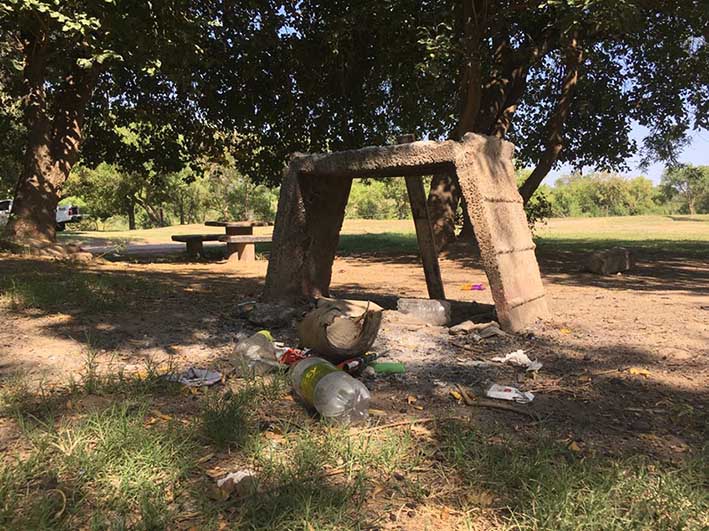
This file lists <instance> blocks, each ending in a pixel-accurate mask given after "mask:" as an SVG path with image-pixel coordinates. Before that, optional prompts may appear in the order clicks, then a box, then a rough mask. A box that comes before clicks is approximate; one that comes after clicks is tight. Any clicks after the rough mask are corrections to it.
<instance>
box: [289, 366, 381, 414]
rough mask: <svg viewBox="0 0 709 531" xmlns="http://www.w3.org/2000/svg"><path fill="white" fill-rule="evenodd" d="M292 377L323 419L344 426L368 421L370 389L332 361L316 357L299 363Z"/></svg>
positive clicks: (297, 389) (303, 395) (296, 385)
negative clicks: (340, 423)
mask: <svg viewBox="0 0 709 531" xmlns="http://www.w3.org/2000/svg"><path fill="white" fill-rule="evenodd" d="M290 378H291V383H292V384H293V388H294V389H295V391H296V393H298V396H300V397H301V398H302V399H303V400H304V401H305V402H306V403H307V404H309V405H311V406H314V407H315V409H317V411H318V413H320V415H321V416H322V417H324V418H326V419H329V420H334V421H337V422H342V423H344V424H348V423H352V422H359V421H362V420H365V419H366V418H367V415H368V412H369V398H370V395H369V390H368V389H367V388H366V387H365V385H364V384H363V383H362V382H360V381H359V380H355V379H354V378H352V377H351V376H350V375H349V374H347V373H346V372H344V371H342V370H340V369H338V368H337V367H335V366H334V365H333V364H332V363H330V362H329V361H327V360H324V359H322V358H317V357H311V358H306V359H304V360H302V361H299V362H298V363H296V364H295V365H294V366H293V367H292V368H291V372H290Z"/></svg>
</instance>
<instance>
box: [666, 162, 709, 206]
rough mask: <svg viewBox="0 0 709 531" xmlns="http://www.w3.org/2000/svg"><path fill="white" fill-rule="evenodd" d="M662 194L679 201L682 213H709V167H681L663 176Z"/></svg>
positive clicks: (670, 170)
mask: <svg viewBox="0 0 709 531" xmlns="http://www.w3.org/2000/svg"><path fill="white" fill-rule="evenodd" d="M662 192H663V193H664V195H665V197H667V198H668V199H669V200H671V201H673V200H674V201H679V202H680V204H681V207H680V208H681V212H683V213H689V214H697V213H700V214H701V213H706V212H709V166H692V165H691V164H689V165H679V166H675V167H671V168H668V169H667V170H666V171H665V173H664V174H663V175H662Z"/></svg>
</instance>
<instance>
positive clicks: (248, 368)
mask: <svg viewBox="0 0 709 531" xmlns="http://www.w3.org/2000/svg"><path fill="white" fill-rule="evenodd" d="M231 362H232V363H233V364H234V367H235V368H236V372H237V374H238V375H239V376H254V375H261V374H266V373H267V372H273V371H274V370H276V369H278V367H279V364H278V360H277V359H276V348H275V347H274V346H273V337H271V333H270V332H269V331H268V330H261V331H260V332H257V333H255V334H254V335H252V336H250V337H247V338H246V339H244V340H242V341H239V342H238V343H237V344H236V348H235V349H234V353H233V354H232V357H231Z"/></svg>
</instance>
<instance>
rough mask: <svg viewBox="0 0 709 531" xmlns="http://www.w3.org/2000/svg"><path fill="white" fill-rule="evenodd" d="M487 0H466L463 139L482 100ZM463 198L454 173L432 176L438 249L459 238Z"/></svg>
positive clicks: (457, 134)
mask: <svg viewBox="0 0 709 531" xmlns="http://www.w3.org/2000/svg"><path fill="white" fill-rule="evenodd" d="M487 15H488V2H487V0H471V1H466V2H463V49H464V53H465V56H466V61H465V64H464V65H463V68H462V69H461V88H460V98H461V101H462V105H461V109H460V120H459V122H458V126H457V127H456V130H455V131H454V132H453V134H452V138H453V139H455V140H460V139H461V138H462V137H463V135H465V133H467V132H468V131H472V130H474V128H475V122H476V120H477V117H478V114H479V113H480V102H481V100H482V90H483V87H482V61H481V57H480V39H481V37H482V33H483V30H484V28H485V27H486V26H487ZM459 202H460V189H459V186H458V182H457V180H456V178H455V176H454V175H449V174H445V173H442V174H437V175H434V176H433V179H432V181H431V188H430V190H429V193H428V200H427V209H428V215H429V218H430V220H431V228H432V229H433V240H434V243H435V246H436V250H437V251H438V252H440V251H441V250H443V249H444V248H445V247H446V246H447V245H449V244H451V243H453V242H454V241H455V240H456V234H455V215H456V211H457V210H458V203H459Z"/></svg>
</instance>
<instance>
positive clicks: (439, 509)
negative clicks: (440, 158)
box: [0, 216, 709, 530]
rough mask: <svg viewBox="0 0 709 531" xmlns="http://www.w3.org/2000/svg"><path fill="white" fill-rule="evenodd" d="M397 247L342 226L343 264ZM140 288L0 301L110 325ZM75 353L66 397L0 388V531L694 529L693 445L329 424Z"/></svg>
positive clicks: (599, 227)
mask: <svg viewBox="0 0 709 531" xmlns="http://www.w3.org/2000/svg"><path fill="white" fill-rule="evenodd" d="M707 222H709V216H697V217H696V218H691V219H686V218H683V219H677V220H672V219H669V218H662V217H659V216H657V217H644V218H642V219H640V218H629V219H628V218H623V219H617V220H615V221H614V220H608V219H586V220H551V222H550V224H549V229H548V230H547V229H545V230H544V231H540V233H539V235H540V236H539V240H540V248H541V249H542V250H544V248H545V247H547V248H549V249H552V250H555V251H559V250H562V251H563V250H569V251H572V252H577V251H579V252H580V251H582V250H587V249H590V248H596V247H598V246H606V245H609V244H626V245H630V246H633V247H640V248H643V249H648V250H652V251H653V252H660V251H662V252H665V253H672V252H675V251H677V250H680V251H681V252H683V253H687V254H688V255H689V256H699V255H700V254H704V253H706V252H707V245H709V231H706V227H707V224H708V223H707ZM407 226H408V227H409V228H408V229H407V228H406V227H407ZM366 231H368V232H369V233H365V232H366ZM165 232H167V231H165ZM415 250H416V240H415V236H414V235H413V231H412V227H411V226H410V222H407V221H405V222H379V221H372V222H368V221H367V222H364V221H362V222H360V221H357V222H349V221H348V222H347V223H346V225H345V230H344V232H343V236H342V239H341V252H342V253H346V254H357V253H366V252H373V251H378V252H383V251H395V252H409V251H410V252H414V251H415ZM156 289H161V288H160V286H157V287H156V285H155V283H152V284H150V285H148V284H147V283H146V282H144V281H140V280H139V279H136V278H134V277H132V276H128V275H125V276H122V275H110V276H100V275H99V274H97V273H95V272H92V271H91V270H88V269H83V268H75V267H65V266H60V267H59V268H58V269H54V268H53V269H52V270H50V271H49V272H38V271H36V270H34V271H32V270H29V269H28V270H27V271H24V270H23V271H18V272H17V273H16V274H13V275H12V277H9V276H7V277H3V278H1V279H0V304H2V305H4V306H9V307H12V308H15V309H28V310H29V309H38V310H45V311H50V310H57V309H66V308H69V311H85V310H88V309H91V310H92V311H111V310H113V309H115V308H117V307H123V306H125V304H127V303H129V302H130V301H132V300H134V299H137V300H140V298H141V297H143V296H144V295H145V293H154V292H155V290H156ZM86 343H87V344H88V345H89V346H88V347H87V349H86V353H85V356H86V358H85V364H84V369H83V371H82V373H81V375H80V377H79V378H78V379H77V380H76V381H75V382H70V383H69V384H68V385H66V386H63V387H51V386H48V385H46V384H45V385H30V384H29V383H28V382H27V381H25V380H23V379H22V378H14V379H11V380H3V381H2V383H1V384H0V415H1V416H2V417H4V418H3V422H2V424H1V425H0V427H1V428H2V429H5V428H7V426H11V427H12V428H13V429H15V430H16V432H17V433H18V438H17V439H13V438H12V437H10V438H7V439H6V438H2V439H0V442H2V444H3V445H4V446H5V447H6V449H5V453H4V458H3V460H2V463H1V464H0V528H2V529H18V530H19V529H76V528H80V527H83V528H88V529H146V530H147V529H175V528H180V527H181V528H195V529H218V528H220V526H222V527H227V528H233V529H276V530H279V529H282V530H290V529H308V530H310V529H312V530H320V529H365V528H375V527H387V526H389V525H391V526H397V527H400V528H407V527H408V526H413V525H416V526H418V527H420V528H440V529H441V530H444V529H465V528H471V529H473V528H478V529H479V528H484V529H492V528H495V529H522V530H542V529H549V530H577V529H578V530H581V529H584V530H586V529H590V530H593V529H599V530H600V529H604V530H605V529H638V530H640V529H658V530H665V529H666V530H674V529H686V530H694V529H696V530H699V529H707V528H709V496H708V494H707V493H708V492H709V488H708V487H709V479H708V478H707V470H709V455H708V454H707V450H706V448H705V449H695V451H694V453H693V455H692V456H691V457H689V458H687V459H686V460H684V461H681V462H678V463H675V464H670V463H662V462H654V461H651V460H650V459H648V458H645V457H642V456H624V457H614V458H608V457H603V456H595V455H585V454H584V455H580V454H576V453H573V452H571V451H570V450H569V449H568V448H567V447H566V445H565V444H564V443H562V442H559V441H556V440H555V439H554V437H553V436H552V435H551V434H548V433H545V432H544V431H543V430H541V428H534V429H533V430H531V431H527V432H525V431H524V430H523V431H522V433H517V432H510V433H509V434H505V431H504V429H505V428H504V427H501V426H499V427H498V426H496V425H492V426H486V427H483V426H481V425H479V424H477V423H475V422H440V423H431V424H427V425H425V426H411V427H408V426H404V427H397V428H391V429H382V430H377V431H366V430H364V429H348V428H342V427H329V426H324V425H321V424H320V423H318V422H317V420H315V419H313V418H311V417H310V416H309V415H307V414H306V413H305V412H304V411H303V409H302V408H301V407H300V406H299V405H298V404H294V403H293V402H292V401H290V400H288V399H287V397H288V384H287V382H286V381H285V379H284V378H282V377H274V378H268V379H262V378H257V379H254V380H250V381H245V382H244V381H242V382H240V383H239V385H235V386H234V387H233V388H225V387H218V388H215V389H209V390H206V391H203V392H196V393H185V392H184V389H183V388H181V387H180V386H179V385H177V384H173V383H170V382H167V381H165V380H164V379H162V378H161V374H162V372H164V370H165V369H162V370H161V369H159V368H158V367H156V366H155V365H154V364H150V363H148V364H147V365H146V369H145V371H141V373H142V376H141V377H138V376H135V375H124V374H121V373H116V374H106V373H104V372H101V371H99V368H98V367H97V363H96V351H95V349H92V347H91V340H90V338H87V341H86ZM168 370H169V368H168ZM535 430H538V431H535ZM2 433H3V432H2V431H0V436H2ZM3 437H4V436H3ZM6 441H9V442H6ZM244 468H249V469H253V470H255V471H256V473H257V476H258V478H259V492H258V494H257V495H255V496H250V497H247V498H243V499H239V498H237V497H235V496H233V495H232V496H231V497H224V496H222V495H221V494H220V493H219V492H215V477H222V476H223V475H225V474H226V473H227V472H231V471H236V470H240V469H244ZM409 513H411V514H412V515H413V516H409Z"/></svg>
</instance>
